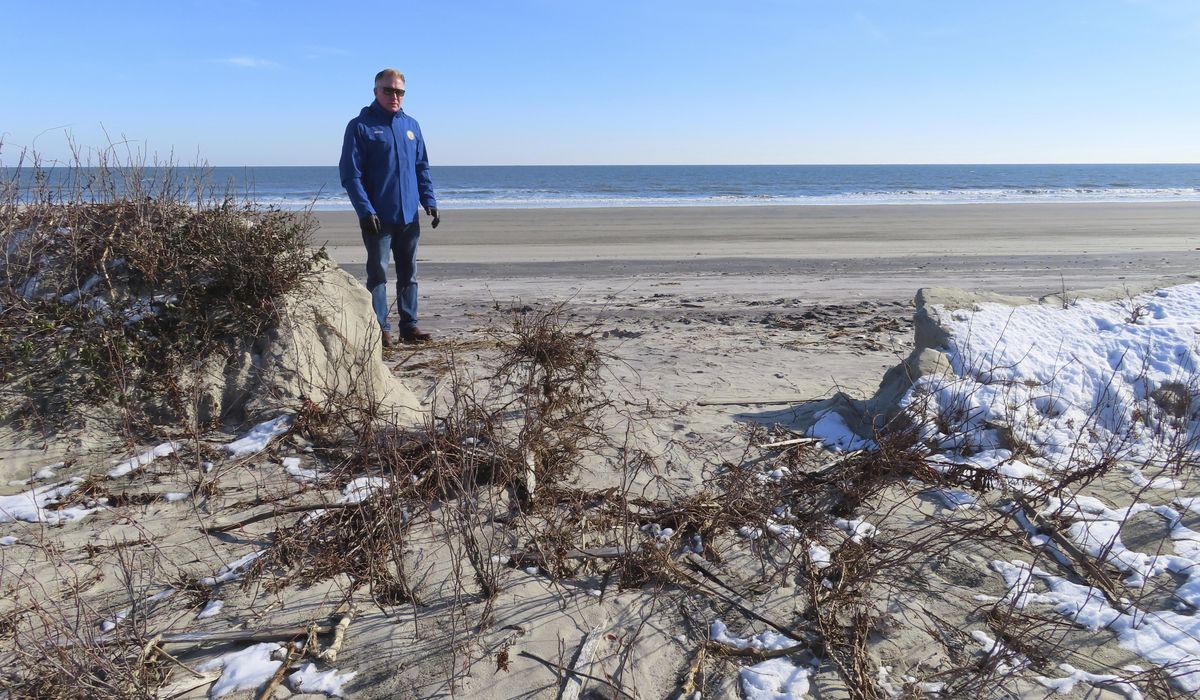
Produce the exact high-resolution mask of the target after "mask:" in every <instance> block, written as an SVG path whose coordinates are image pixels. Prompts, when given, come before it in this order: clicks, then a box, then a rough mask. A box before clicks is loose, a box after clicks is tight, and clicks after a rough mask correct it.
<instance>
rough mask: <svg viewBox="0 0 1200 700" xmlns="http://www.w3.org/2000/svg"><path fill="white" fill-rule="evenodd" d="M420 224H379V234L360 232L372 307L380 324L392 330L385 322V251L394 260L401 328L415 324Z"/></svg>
mask: <svg viewBox="0 0 1200 700" xmlns="http://www.w3.org/2000/svg"><path fill="white" fill-rule="evenodd" d="M420 238H421V224H420V223H419V221H418V220H413V222H412V223H411V224H382V225H381V226H380V227H379V235H378V236H369V235H366V234H363V245H364V246H366V248H367V289H368V290H369V291H370V292H371V308H373V309H374V310H375V317H376V318H378V319H379V327H380V328H382V329H383V330H385V331H391V330H392V324H391V323H389V322H388V317H387V316H388V299H387V268H388V252H389V251H391V254H392V258H394V259H395V261H396V303H397V306H399V307H400V329H401V330H406V329H409V328H412V327H413V326H415V325H417V241H418V240H419V239H420Z"/></svg>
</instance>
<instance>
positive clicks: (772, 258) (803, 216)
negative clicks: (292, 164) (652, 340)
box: [314, 202, 1200, 301]
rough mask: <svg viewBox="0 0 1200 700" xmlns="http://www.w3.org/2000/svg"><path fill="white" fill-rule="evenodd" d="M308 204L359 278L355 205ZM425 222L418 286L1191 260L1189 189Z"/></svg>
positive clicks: (1056, 270)
mask: <svg viewBox="0 0 1200 700" xmlns="http://www.w3.org/2000/svg"><path fill="white" fill-rule="evenodd" d="M316 216H317V220H318V221H319V223H320V228H319V229H318V230H317V232H316V233H315V234H314V242H315V243H316V244H317V245H320V244H325V245H326V246H327V247H328V250H329V252H330V255H331V256H332V257H333V259H334V260H336V261H337V262H338V263H339V264H340V265H342V266H343V267H345V268H346V269H347V270H349V271H350V272H352V273H353V274H355V275H356V276H358V277H360V278H362V277H363V272H362V267H361V265H362V261H363V253H362V249H361V245H360V243H359V232H358V227H357V222H356V220H355V218H354V214H353V213H352V212H320V213H318V214H317V215H316ZM426 222H427V219H423V223H422V240H421V249H420V261H421V263H422V268H421V272H420V276H421V283H422V292H423V294H428V295H431V296H432V295H437V294H441V293H445V291H446V290H444V289H443V285H452V287H451V288H460V286H461V285H463V284H464V282H463V281H464V280H473V281H474V282H475V283H476V284H486V286H487V287H488V288H490V289H493V290H500V291H501V292H503V291H504V290H509V289H512V290H514V291H515V289H516V288H517V287H518V286H522V285H519V284H517V283H518V282H519V281H525V282H529V283H531V284H534V285H535V287H536V288H537V289H546V290H547V291H553V293H556V294H557V293H563V294H569V293H570V292H571V290H572V289H575V288H579V287H584V288H591V287H596V286H599V285H604V286H614V285H615V286H617V287H620V286H621V285H622V284H633V285H636V284H637V283H639V282H641V281H644V280H646V279H649V278H656V279H665V278H671V279H673V280H674V281H686V280H688V279H695V280H697V281H698V280H703V284H702V285H701V286H703V287H704V288H706V289H710V290H725V291H730V292H732V291H740V292H742V293H745V294H755V293H757V292H760V291H761V292H762V293H763V294H764V295H766V296H768V297H769V296H770V294H771V293H773V292H772V290H775V291H781V292H782V291H783V290H787V293H789V294H797V295H801V296H803V297H805V298H807V299H811V300H813V301H829V300H832V299H840V298H844V297H846V296H851V297H856V298H866V299H909V298H911V296H912V293H913V292H914V291H915V290H916V289H917V288H919V287H924V286H936V285H949V286H960V287H966V288H978V289H986V290H990V291H998V292H1005V293H1016V294H1028V295H1035V296H1040V295H1042V294H1047V293H1051V292H1056V291H1059V290H1060V289H1061V287H1062V286H1063V285H1064V284H1065V285H1066V286H1067V287H1068V288H1082V287H1094V286H1103V285H1108V284H1112V283H1120V282H1122V281H1128V282H1130V283H1133V282H1137V281H1144V280H1147V279H1153V278H1159V277H1163V276H1170V275H1176V274H1185V273H1187V272H1191V271H1193V270H1196V269H1197V267H1198V263H1200V203H1195V202H1181V203H1153V204H1009V205H987V204H979V205H901V206H793V207H784V206H744V207H646V208H620V209H616V208H614V209H524V210H522V209H510V210H463V211H454V210H447V211H446V212H445V216H444V223H443V225H441V226H439V228H438V229H437V230H436V231H435V230H432V229H430V228H429V227H428V225H427V223H426ZM714 277H721V278H722V279H721V280H714V279H713V278H714ZM485 280H486V282H485ZM610 283H611V284H610ZM564 285H565V286H564ZM468 286H470V285H468Z"/></svg>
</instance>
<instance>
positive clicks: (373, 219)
mask: <svg viewBox="0 0 1200 700" xmlns="http://www.w3.org/2000/svg"><path fill="white" fill-rule="evenodd" d="M358 226H359V228H361V229H362V232H363V235H364V236H378V235H379V217H378V216H375V215H374V214H371V215H370V216H364V217H362V218H361V219H359V220H358Z"/></svg>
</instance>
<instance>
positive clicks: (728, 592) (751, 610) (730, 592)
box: [677, 554, 816, 653]
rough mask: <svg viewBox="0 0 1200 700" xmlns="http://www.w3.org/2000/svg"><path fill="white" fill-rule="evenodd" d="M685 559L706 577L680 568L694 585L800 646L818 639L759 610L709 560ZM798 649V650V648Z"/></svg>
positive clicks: (683, 574)
mask: <svg viewBox="0 0 1200 700" xmlns="http://www.w3.org/2000/svg"><path fill="white" fill-rule="evenodd" d="M683 561H684V563H686V564H687V565H688V567H689V568H691V569H693V570H695V571H696V572H698V573H699V574H701V576H703V577H704V578H701V577H700V576H696V575H695V574H693V573H691V572H689V571H685V570H683V569H678V570H677V572H678V573H679V575H681V576H682V577H683V578H685V579H687V580H688V581H689V582H690V583H691V584H692V585H694V586H696V587H697V588H700V589H702V590H703V591H705V592H706V593H709V594H710V595H714V596H716V597H717V598H719V599H721V600H722V601H724V602H726V603H729V604H730V605H732V606H733V607H735V608H737V609H738V610H740V611H741V612H742V614H743V615H746V616H747V617H751V618H754V619H755V620H758V621H759V622H763V623H766V624H767V625H770V626H771V627H772V628H773V629H774V630H775V631H777V632H779V633H780V634H783V635H786V636H788V637H791V638H792V639H796V640H797V641H800V642H801V644H800V645H798V647H807V646H808V645H811V644H812V643H813V642H814V641H816V637H815V635H813V634H812V633H811V632H809V633H804V634H801V633H800V632H798V631H797V630H795V629H792V628H790V627H788V626H787V625H784V624H782V623H780V622H777V621H776V620H772V619H771V618H769V617H767V616H766V615H765V614H763V613H761V612H759V609H758V606H756V605H754V604H753V603H751V602H750V601H748V600H746V599H745V598H744V597H743V596H742V595H741V594H740V593H738V592H737V591H735V590H734V589H733V588H732V587H730V586H729V584H727V583H725V582H724V581H722V580H721V578H720V577H719V576H717V574H716V573H715V572H713V571H712V570H711V569H710V568H709V567H708V566H707V562H705V561H704V560H703V559H701V558H700V557H699V556H697V555H695V554H687V555H684V558H683ZM706 578H707V579H709V580H710V581H711V582H710V581H706V580H705V579H706ZM714 583H715V584H718V585H720V586H721V588H723V589H725V590H723V591H722V590H718V589H717V588H716V586H714V585H713V584H714ZM796 650H798V648H797V649H796ZM789 653H795V651H789Z"/></svg>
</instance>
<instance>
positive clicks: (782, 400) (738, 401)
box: [696, 396, 812, 406]
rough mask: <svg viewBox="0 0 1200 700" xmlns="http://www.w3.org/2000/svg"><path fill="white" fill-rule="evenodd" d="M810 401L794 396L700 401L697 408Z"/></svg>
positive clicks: (775, 404)
mask: <svg viewBox="0 0 1200 700" xmlns="http://www.w3.org/2000/svg"><path fill="white" fill-rule="evenodd" d="M806 401H812V399H811V398H809V397H804V396H796V397H793V398H778V399H702V400H700V401H697V402H696V405H697V406H782V405H784V404H795V403H805V402H806Z"/></svg>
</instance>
